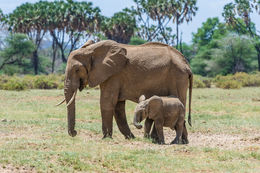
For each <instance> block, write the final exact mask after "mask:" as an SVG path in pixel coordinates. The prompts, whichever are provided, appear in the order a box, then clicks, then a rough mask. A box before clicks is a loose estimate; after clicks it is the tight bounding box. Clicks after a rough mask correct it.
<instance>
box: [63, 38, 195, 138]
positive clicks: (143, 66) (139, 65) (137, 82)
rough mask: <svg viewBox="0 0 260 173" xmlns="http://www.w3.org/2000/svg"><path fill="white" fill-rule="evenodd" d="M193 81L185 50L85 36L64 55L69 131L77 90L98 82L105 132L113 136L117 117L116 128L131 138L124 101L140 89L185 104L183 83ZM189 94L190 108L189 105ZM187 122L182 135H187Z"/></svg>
mask: <svg viewBox="0 0 260 173" xmlns="http://www.w3.org/2000/svg"><path fill="white" fill-rule="evenodd" d="M189 82H190V94H191V87H192V85H191V84H192V72H191V70H190V67H189V65H188V63H187V61H186V60H185V58H184V57H183V55H182V54H181V53H180V52H178V51H177V50H176V49H174V48H172V47H170V46H168V45H165V44H161V43H146V44H143V45H139V46H131V45H125V44H119V43H117V42H115V41H111V40H105V41H100V42H97V43H94V42H93V41H88V42H86V43H85V44H84V46H82V47H81V48H79V49H77V50H75V51H73V52H71V53H70V55H69V57H68V62H67V67H66V72H65V83H64V94H65V100H66V103H67V117H68V133H69V135H70V136H72V137H73V136H76V135H77V132H76V131H75V100H76V99H75V96H76V91H77V90H80V91H81V90H83V89H84V87H85V86H86V85H89V87H95V86H97V85H99V86H100V90H101V92H100V93H101V95H100V109H101V116H102V131H103V135H104V138H105V137H112V130H113V127H112V124H113V123H112V121H113V116H114V117H115V120H116V123H117V125H118V127H119V130H120V132H121V133H122V134H123V135H124V136H125V137H126V138H134V135H133V134H132V133H131V131H130V129H129V126H128V124H127V120H126V114H125V101H126V100H131V101H133V102H138V98H139V96H140V95H141V94H144V95H145V96H146V97H151V96H153V95H159V96H168V95H177V96H178V97H179V98H180V100H181V102H182V103H183V104H184V105H185V104H186V95H187V89H188V86H189ZM190 101H191V100H189V108H190ZM187 136H188V133H187V130H186V128H185V129H184V132H183V136H182V138H183V140H186V141H188V138H187Z"/></svg>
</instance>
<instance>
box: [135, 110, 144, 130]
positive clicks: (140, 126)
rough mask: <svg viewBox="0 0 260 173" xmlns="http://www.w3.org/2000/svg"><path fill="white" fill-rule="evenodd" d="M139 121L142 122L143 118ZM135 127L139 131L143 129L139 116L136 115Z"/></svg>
mask: <svg viewBox="0 0 260 173" xmlns="http://www.w3.org/2000/svg"><path fill="white" fill-rule="evenodd" d="M139 120H141V118H140V117H139ZM134 126H135V127H136V128H138V129H141V128H142V125H141V124H140V121H138V114H137V113H135V115H134Z"/></svg>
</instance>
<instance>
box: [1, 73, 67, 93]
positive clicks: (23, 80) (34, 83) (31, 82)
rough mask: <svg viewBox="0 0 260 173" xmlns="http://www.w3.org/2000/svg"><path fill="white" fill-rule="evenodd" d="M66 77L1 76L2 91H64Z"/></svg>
mask: <svg viewBox="0 0 260 173" xmlns="http://www.w3.org/2000/svg"><path fill="white" fill-rule="evenodd" d="M63 86H64V75H39V76H33V75H26V76H19V77H18V76H6V75H1V76H0V89H4V90H24V89H57V88H58V89H62V88H63Z"/></svg>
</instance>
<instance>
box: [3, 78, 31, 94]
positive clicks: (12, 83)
mask: <svg viewBox="0 0 260 173" xmlns="http://www.w3.org/2000/svg"><path fill="white" fill-rule="evenodd" d="M26 88H28V87H27V84H26V83H25V82H24V81H23V80H21V79H19V78H17V77H13V78H10V80H8V81H7V82H6V83H4V84H3V85H2V89H4V90H17V91H21V90H25V89H26Z"/></svg>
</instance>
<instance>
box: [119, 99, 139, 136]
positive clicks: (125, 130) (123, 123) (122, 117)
mask: <svg viewBox="0 0 260 173" xmlns="http://www.w3.org/2000/svg"><path fill="white" fill-rule="evenodd" d="M115 119H116V123H117V126H118V128H119V130H120V132H121V133H122V134H123V135H124V136H125V138H126V139H131V138H135V136H134V135H133V133H132V132H131V131H130V128H129V126H128V124H127V119H126V114H125V101H120V102H117V104H116V109H115Z"/></svg>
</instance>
